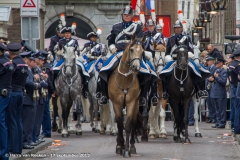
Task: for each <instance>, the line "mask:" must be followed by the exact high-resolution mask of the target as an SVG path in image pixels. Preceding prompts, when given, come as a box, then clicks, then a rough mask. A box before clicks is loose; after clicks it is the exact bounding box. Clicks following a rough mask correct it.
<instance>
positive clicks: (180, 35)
mask: <svg viewBox="0 0 240 160" xmlns="http://www.w3.org/2000/svg"><path fill="white" fill-rule="evenodd" d="M182 36H183V35H182V34H179V35H176V34H175V37H176V38H182Z"/></svg>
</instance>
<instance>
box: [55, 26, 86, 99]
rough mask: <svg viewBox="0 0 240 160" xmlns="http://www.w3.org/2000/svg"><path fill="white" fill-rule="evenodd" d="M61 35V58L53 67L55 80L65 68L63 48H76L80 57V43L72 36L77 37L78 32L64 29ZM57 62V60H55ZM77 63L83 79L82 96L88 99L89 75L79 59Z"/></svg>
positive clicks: (59, 45) (58, 53)
mask: <svg viewBox="0 0 240 160" xmlns="http://www.w3.org/2000/svg"><path fill="white" fill-rule="evenodd" d="M61 33H62V34H64V38H62V39H60V40H59V43H58V47H59V50H58V51H57V56H58V57H59V60H58V61H56V62H55V65H54V67H53V71H54V80H55V79H56V78H57V75H58V73H59V71H60V69H61V68H62V66H63V63H64V59H63V58H62V55H63V54H64V53H63V47H65V46H66V47H76V52H75V54H76V55H79V46H78V41H77V40H76V39H73V38H72V35H75V34H76V32H75V30H74V29H73V28H72V27H64V28H63V29H62V30H61ZM55 60H56V59H55ZM76 61H77V66H78V69H79V73H80V75H81V79H82V86H83V89H82V95H83V97H84V98H87V95H88V87H87V86H88V79H89V74H88V72H87V70H86V69H85V66H84V64H83V63H82V62H81V61H80V60H79V59H78V60H76Z"/></svg>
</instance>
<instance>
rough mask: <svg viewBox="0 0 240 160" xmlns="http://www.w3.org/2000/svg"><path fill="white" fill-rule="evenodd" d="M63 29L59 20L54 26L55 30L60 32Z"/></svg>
mask: <svg viewBox="0 0 240 160" xmlns="http://www.w3.org/2000/svg"><path fill="white" fill-rule="evenodd" d="M62 29H63V25H62V21H59V24H58V26H57V28H56V32H60V31H61V30H62Z"/></svg>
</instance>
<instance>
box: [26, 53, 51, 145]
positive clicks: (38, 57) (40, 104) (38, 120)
mask: <svg viewBox="0 0 240 160" xmlns="http://www.w3.org/2000/svg"><path fill="white" fill-rule="evenodd" d="M33 57H34V58H35V62H36V66H35V67H34V68H33V73H34V75H35V74H37V75H38V76H39V77H40V79H39V81H38V83H40V84H41V87H40V88H39V89H38V94H39V98H38V99H37V100H36V107H37V110H36V113H37V114H36V117H35V124H34V130H33V134H32V142H31V143H30V145H31V146H36V145H38V144H39V143H41V142H42V140H41V141H40V140H39V139H40V128H41V124H42V119H43V113H44V106H45V103H46V99H47V94H46V90H47V89H48V83H47V81H48V75H47V74H46V73H45V72H43V71H42V69H41V68H42V67H43V63H44V57H43V56H42V54H41V52H37V53H34V54H33Z"/></svg>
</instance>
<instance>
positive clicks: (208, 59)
mask: <svg viewBox="0 0 240 160" xmlns="http://www.w3.org/2000/svg"><path fill="white" fill-rule="evenodd" d="M211 60H215V58H213V57H212V56H207V57H206V61H211Z"/></svg>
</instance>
